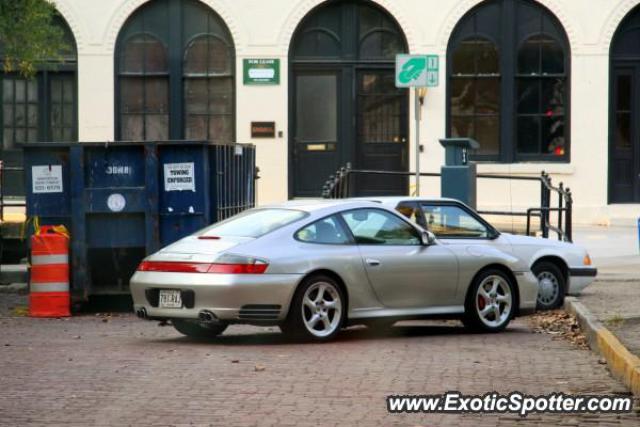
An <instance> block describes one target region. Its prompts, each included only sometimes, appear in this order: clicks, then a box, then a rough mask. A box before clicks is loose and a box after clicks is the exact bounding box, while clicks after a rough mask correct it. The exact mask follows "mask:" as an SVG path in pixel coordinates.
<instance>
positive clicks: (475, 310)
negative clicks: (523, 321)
mask: <svg viewBox="0 0 640 427" xmlns="http://www.w3.org/2000/svg"><path fill="white" fill-rule="evenodd" d="M515 304H516V298H515V294H514V285H513V284H512V283H511V279H509V277H508V276H507V275H506V274H505V273H504V272H502V271H501V270H498V269H488V270H485V271H483V272H481V273H480V274H478V276H476V278H475V279H474V281H473V283H471V288H470V291H469V293H468V294H467V300H466V302H465V314H464V318H463V322H464V324H465V326H467V327H468V328H470V329H473V330H477V331H484V332H498V331H501V330H503V329H504V328H506V327H507V325H508V324H509V322H510V321H511V318H512V317H513V313H514V309H515Z"/></svg>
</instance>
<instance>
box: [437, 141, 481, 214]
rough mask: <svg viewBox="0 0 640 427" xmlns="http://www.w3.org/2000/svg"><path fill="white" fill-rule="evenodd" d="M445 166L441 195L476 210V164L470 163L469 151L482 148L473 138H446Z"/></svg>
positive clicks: (444, 144) (444, 142) (443, 168)
mask: <svg viewBox="0 0 640 427" xmlns="http://www.w3.org/2000/svg"><path fill="white" fill-rule="evenodd" d="M440 144H441V145H442V146H443V147H444V153H445V164H444V166H442V179H441V181H440V194H441V196H442V197H449V198H452V199H458V200H460V201H462V202H464V203H466V204H467V205H469V206H471V207H472V208H473V209H475V208H476V174H477V171H476V164H475V163H474V162H469V156H468V150H477V149H478V148H480V144H479V143H478V141H476V140H474V139H471V138H445V139H441V140H440Z"/></svg>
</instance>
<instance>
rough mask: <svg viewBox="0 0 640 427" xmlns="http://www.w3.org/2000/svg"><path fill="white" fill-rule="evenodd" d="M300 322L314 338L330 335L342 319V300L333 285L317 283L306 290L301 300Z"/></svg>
mask: <svg viewBox="0 0 640 427" xmlns="http://www.w3.org/2000/svg"><path fill="white" fill-rule="evenodd" d="M301 311H302V321H303V322H304V326H305V327H306V328H307V330H308V331H309V332H310V333H311V334H312V335H314V336H316V337H319V338H322V337H326V336H329V335H331V334H332V333H333V332H334V331H335V330H336V329H337V328H338V327H339V326H340V320H341V318H342V300H341V299H340V293H339V292H338V290H337V289H336V288H335V286H334V285H332V284H331V283H328V282H317V283H314V284H313V285H311V286H309V288H307V290H306V292H305V293H304V297H303V298H302V310H301Z"/></svg>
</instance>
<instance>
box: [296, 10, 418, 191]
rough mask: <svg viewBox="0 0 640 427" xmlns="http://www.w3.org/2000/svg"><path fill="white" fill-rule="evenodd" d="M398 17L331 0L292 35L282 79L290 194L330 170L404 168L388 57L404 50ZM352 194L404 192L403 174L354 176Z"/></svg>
mask: <svg viewBox="0 0 640 427" xmlns="http://www.w3.org/2000/svg"><path fill="white" fill-rule="evenodd" d="M407 50H408V49H407V43H406V40H405V37H404V34H403V32H402V30H401V28H400V26H399V25H398V23H397V22H396V21H395V20H394V19H393V18H392V17H391V16H390V15H389V14H388V13H387V12H386V11H384V10H383V9H381V8H380V7H379V6H377V5H375V4H374V3H372V2H368V1H331V2H327V3H323V4H322V5H321V6H319V7H317V8H316V9H314V10H313V11H311V12H310V13H309V14H308V15H307V16H306V17H305V18H304V20H303V21H302V22H301V23H300V25H299V26H298V28H297V29H296V31H295V34H294V36H293V39H292V42H291V46H290V50H289V63H290V67H289V69H290V79H289V93H290V102H289V123H290V132H289V135H290V142H289V195H290V196H291V197H314V196H315V197H317V196H319V195H320V193H321V189H322V185H323V184H324V182H325V180H326V179H327V178H328V177H329V175H331V174H333V173H334V172H335V171H336V170H337V169H338V168H339V167H341V166H344V165H345V164H346V163H351V165H352V166H353V167H354V168H358V169H376V170H397V171H407V170H408V139H409V138H408V134H409V133H408V103H409V102H408V96H409V95H408V91H407V89H397V88H396V87H395V80H394V62H395V56H396V54H398V53H404V52H407ZM354 185H356V189H357V192H358V194H361V195H364V194H406V192H407V190H408V188H407V180H406V179H405V178H396V177H394V178H391V177H384V178H370V177H369V178H366V177H358V178H357V180H356V181H354Z"/></svg>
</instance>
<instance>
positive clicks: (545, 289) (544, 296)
mask: <svg viewBox="0 0 640 427" xmlns="http://www.w3.org/2000/svg"><path fill="white" fill-rule="evenodd" d="M531 271H533V274H535V276H536V278H537V279H538V304H537V305H538V309H539V310H552V309H554V308H558V307H560V306H561V305H562V303H563V302H564V294H565V280H564V275H563V274H562V271H561V270H560V269H559V268H558V266H557V265H555V264H553V263H551V262H548V261H542V262H539V263H537V264H536V265H534V266H533V268H532V269H531Z"/></svg>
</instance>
